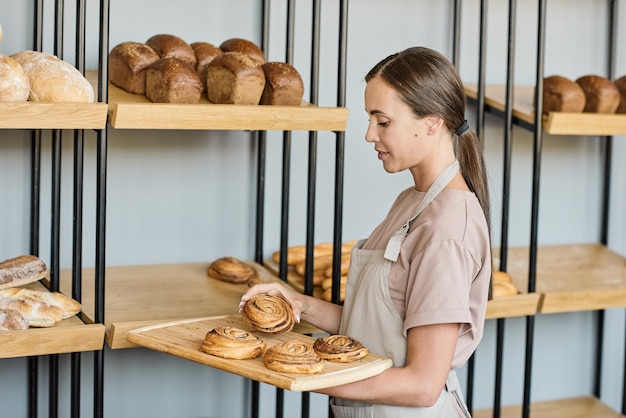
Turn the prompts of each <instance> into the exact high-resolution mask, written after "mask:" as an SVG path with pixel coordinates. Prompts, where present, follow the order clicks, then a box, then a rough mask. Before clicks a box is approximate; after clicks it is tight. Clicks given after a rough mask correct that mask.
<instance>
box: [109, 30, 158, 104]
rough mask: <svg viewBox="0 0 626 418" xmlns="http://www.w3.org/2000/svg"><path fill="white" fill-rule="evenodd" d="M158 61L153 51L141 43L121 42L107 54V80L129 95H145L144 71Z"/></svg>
mask: <svg viewBox="0 0 626 418" xmlns="http://www.w3.org/2000/svg"><path fill="white" fill-rule="evenodd" d="M158 59H159V54H157V53H156V51H155V50H154V49H152V48H151V47H149V46H148V45H146V44H143V43H141V42H132V41H128V42H122V43H120V44H118V45H116V46H115V47H113V49H111V52H110V53H109V80H110V81H111V83H113V84H115V85H116V86H118V87H119V88H121V89H124V90H126V91H127V92H129V93H134V94H145V93H146V69H147V68H148V67H149V66H150V65H152V63H154V62H155V61H157V60H158Z"/></svg>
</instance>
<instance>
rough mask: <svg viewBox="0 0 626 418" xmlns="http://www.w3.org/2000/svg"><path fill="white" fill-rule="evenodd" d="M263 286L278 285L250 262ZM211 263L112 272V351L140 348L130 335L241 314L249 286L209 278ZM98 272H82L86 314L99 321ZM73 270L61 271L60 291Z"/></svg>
mask: <svg viewBox="0 0 626 418" xmlns="http://www.w3.org/2000/svg"><path fill="white" fill-rule="evenodd" d="M250 264H251V265H253V266H254V267H255V268H256V269H257V272H258V273H259V276H260V279H261V281H263V282H268V281H272V280H278V279H276V277H275V276H274V275H273V274H271V273H270V272H269V271H267V270H266V269H265V268H263V267H262V266H260V265H259V264H256V263H254V262H250ZM208 266H209V262H206V263H184V264H162V265H142V266H121V267H107V268H106V271H105V275H106V291H105V327H106V339H105V341H106V343H107V345H108V346H109V347H110V348H112V349H119V348H129V347H136V345H135V344H133V343H131V342H129V341H128V340H127V339H126V335H127V334H128V332H129V331H131V330H133V329H137V328H141V327H144V326H147V325H153V324H159V323H163V322H169V321H176V320H185V319H192V318H201V317H206V316H217V315H232V314H238V313H239V301H240V300H241V295H243V294H244V292H245V291H246V289H247V285H245V284H243V285H234V284H230V283H225V282H221V281H219V280H215V279H213V278H211V277H209V276H208V274H207V269H208ZM94 281H95V276H94V269H93V268H85V269H83V311H84V312H85V313H86V315H87V317H88V318H90V319H91V320H92V321H93V318H94V293H93V289H94ZM70 282H71V271H70V270H62V271H61V289H62V290H63V289H66V288H69V285H70Z"/></svg>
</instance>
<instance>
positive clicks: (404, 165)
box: [365, 77, 432, 173]
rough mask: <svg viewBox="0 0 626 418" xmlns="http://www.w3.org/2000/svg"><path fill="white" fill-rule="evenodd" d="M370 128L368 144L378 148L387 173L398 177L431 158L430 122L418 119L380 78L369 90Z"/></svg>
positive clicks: (366, 103) (367, 96) (369, 83)
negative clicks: (428, 124) (401, 172)
mask: <svg viewBox="0 0 626 418" xmlns="http://www.w3.org/2000/svg"><path fill="white" fill-rule="evenodd" d="M365 111H366V112H367V114H368V116H369V125H368V127H367V132H366V134H365V140H366V141H367V142H371V143H373V144H374V149H375V150H376V152H377V153H378V159H379V160H381V161H382V162H383V167H384V168H385V171H387V172H389V173H396V172H400V171H403V170H406V169H410V168H413V167H415V166H417V165H419V164H420V163H421V162H422V161H423V160H424V159H425V158H427V156H428V154H429V151H428V150H429V147H431V146H432V141H429V138H428V135H427V129H428V126H427V120H428V119H427V118H420V119H418V118H417V117H416V116H415V115H414V114H413V112H412V111H411V109H410V108H409V106H408V105H406V104H405V103H404V102H403V101H402V100H400V98H399V97H398V95H397V94H396V92H395V90H394V89H392V88H391V87H390V86H389V85H388V84H387V83H386V82H385V81H383V80H382V79H381V78H380V77H375V78H373V79H371V80H370V81H369V82H368V83H367V85H366V87H365Z"/></svg>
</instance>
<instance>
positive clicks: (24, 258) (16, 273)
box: [0, 255, 48, 289]
mask: <svg viewBox="0 0 626 418" xmlns="http://www.w3.org/2000/svg"><path fill="white" fill-rule="evenodd" d="M47 273H48V270H47V268H46V264H45V263H44V262H43V261H42V260H41V259H39V258H38V257H36V256H34V255H21V256H19V257H14V258H10V259H8V260H4V261H3V262H1V263H0V289H5V288H10V287H17V286H21V285H24V284H28V283H32V282H35V281H37V280H41V279H43V278H44V277H45V276H46V274H47Z"/></svg>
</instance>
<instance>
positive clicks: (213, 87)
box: [207, 52, 265, 105]
mask: <svg viewBox="0 0 626 418" xmlns="http://www.w3.org/2000/svg"><path fill="white" fill-rule="evenodd" d="M264 87H265V74H264V73H263V69H262V68H261V65H260V64H259V63H258V62H256V61H254V60H253V59H251V58H250V57H248V56H247V55H245V54H242V53H240V52H225V53H223V54H222V55H219V56H217V57H216V58H215V59H214V60H213V61H211V63H210V64H209V66H208V67H207V98H208V99H209V101H211V102H213V103H215V104H241V105H257V104H259V100H260V99H261V94H263V88H264Z"/></svg>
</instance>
